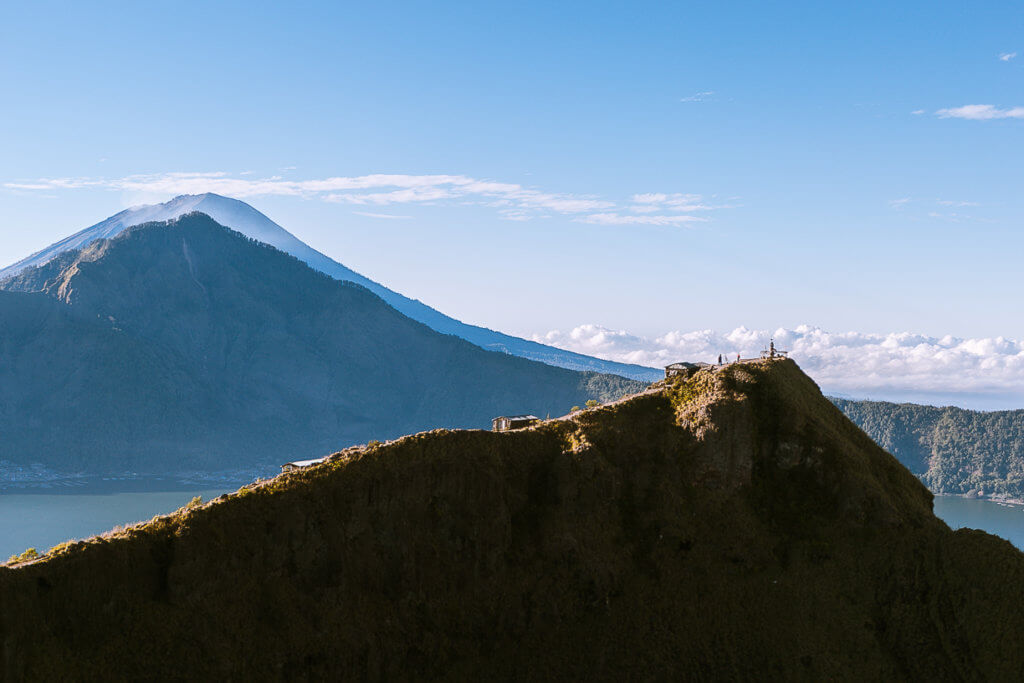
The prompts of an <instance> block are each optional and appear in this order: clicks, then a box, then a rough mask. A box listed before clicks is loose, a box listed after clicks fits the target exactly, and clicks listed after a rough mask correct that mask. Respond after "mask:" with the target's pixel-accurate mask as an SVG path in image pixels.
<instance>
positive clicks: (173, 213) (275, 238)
mask: <svg viewBox="0 0 1024 683" xmlns="http://www.w3.org/2000/svg"><path fill="white" fill-rule="evenodd" d="M192 212H201V213H204V214H206V215H208V216H210V217H211V218H213V220H215V221H217V222H218V223H220V224H221V225H224V226H226V227H229V228H231V229H232V230H237V231H238V232H240V233H242V234H243V235H246V236H247V237H250V238H252V239H256V240H259V241H260V242H264V243H266V244H269V245H271V246H273V247H276V248H278V249H280V250H281V251H283V252H285V253H288V254H291V255H292V256H294V257H296V258H298V259H299V260H300V261H303V262H304V263H306V264H307V265H309V266H310V267H311V268H313V269H314V270H318V271H320V272H321V273H324V274H326V275H329V276H331V277H332V278H334V279H336V280H344V281H348V282H354V283H356V284H358V285H362V286H363V287H366V288H367V289H369V290H370V291H371V292H373V293H374V294H376V295H377V296H379V297H380V298H382V299H383V300H384V301H386V302H387V303H388V304H390V305H391V306H393V307H394V308H396V309H397V310H398V311H400V312H401V313H403V314H405V315H407V316H409V317H410V318H412V319H413V320H417V321H419V322H421V323H423V324H424V325H427V326H428V327H430V328H431V329H434V330H436V331H438V332H442V333H444V334H453V335H455V336H457V337H461V338H462V339H465V340H467V341H469V342H472V343H473V344H476V345H477V346H479V347H481V348H484V349H488V350H491V351H502V352H505V353H509V354H511V355H513V356H520V357H522V358H529V359H531V360H536V361H540V362H542V363H547V364H549V365H555V366H558V367H562V368H568V369H571V370H589V371H594V372H601V373H610V374H616V375H622V376H623V377H630V378H632V379H639V380H643V381H647V382H651V381H654V380H656V379H659V378H660V377H661V376H662V373H661V371H660V370H656V369H653V368H647V367H644V366H641V365H630V364H626V363H617V362H615V361H607V360H602V359H600V358H593V357H591V356H585V355H583V354H579V353H573V352H572V351H565V350H562V349H557V348H555V347H552V346H546V345H544V344H539V343H537V342H533V341H528V340H526V339H520V338H519V337H513V336H511V335H507V334H503V333H501V332H496V331H494V330H490V329H487V328H483V327H478V326H476V325H469V324H466V323H463V322H460V321H458V320H455V319H454V318H451V317H449V316H447V315H445V314H443V313H441V312H440V311H437V310H435V309H433V308H431V307H429V306H427V305H426V304H424V303H422V302H420V301H418V300H415V299H410V298H408V297H406V296H403V295H401V294H399V293H397V292H394V291H392V290H390V289H388V288H387V287H385V286H383V285H381V284H378V283H376V282H374V281H373V280H370V279H369V278H367V277H364V276H363V275H360V274H359V273H357V272H355V271H353V270H351V269H350V268H347V267H346V266H344V265H342V264H340V263H338V262H337V261H335V260H333V259H331V258H329V257H327V256H325V255H324V254H322V253H320V252H319V251H317V250H316V249H313V248H312V247H310V246H309V245H307V244H306V243H304V242H302V241H301V240H299V239H298V238H297V237H295V236H294V235H292V234H291V233H290V232H288V231H287V230H285V229H284V228H282V227H281V226H280V225H278V224H277V223H275V222H274V221H272V220H270V219H269V218H267V217H266V216H265V215H263V214H262V213H260V212H259V211H257V210H256V209H255V208H253V207H252V206H250V205H249V204H246V203H245V202H242V201H239V200H237V199H231V198H229V197H223V196H221V195H217V194H212V193H207V194H200V195H181V196H178V197H175V198H174V199H172V200H170V201H168V202H164V203H163V204H154V205H147V206H139V207H133V208H130V209H126V210H124V211H121V212H120V213H118V214H115V215H113V216H111V217H110V218H108V219H106V220H104V221H102V222H100V223H97V224H96V225H93V226H91V227H89V228H86V229H85V230H82V231H80V232H77V233H75V234H74V235H71V236H70V237H67V238H65V239H63V240H61V241H59V242H56V243H54V244H52V245H50V246H49V247H47V248H46V249H43V250H41V251H39V252H36V253H35V254H32V255H31V256H28V257H27V258H24V259H22V260H20V261H18V262H17V263H14V264H12V265H10V266H8V267H6V268H3V269H2V270H0V282H2V281H3V280H4V279H7V278H11V277H14V276H15V275H17V274H18V273H20V272H22V271H23V270H25V269H26V268H30V267H33V266H40V265H44V264H46V263H48V262H49V261H50V260H52V259H54V258H55V257H57V256H58V255H60V254H62V253H65V252H67V251H71V250H75V249H81V248H83V247H85V246H87V245H88V244H90V243H91V242H94V241H95V240H98V239H107V238H110V237H114V236H116V235H118V234H120V233H121V232H122V231H123V230H125V229H126V228H129V227H132V226H135V225H140V224H142V223H149V222H153V221H167V220H174V219H176V218H180V217H181V216H183V215H186V214H189V213H192Z"/></svg>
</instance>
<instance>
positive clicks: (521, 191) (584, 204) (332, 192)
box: [3, 171, 727, 225]
mask: <svg viewBox="0 0 1024 683" xmlns="http://www.w3.org/2000/svg"><path fill="white" fill-rule="evenodd" d="M3 187H5V188H6V189H8V190H12V191H21V192H43V191H49V192H53V191H55V190H80V189H101V190H117V191H122V192H127V193H145V194H150V195H153V194H164V195H169V196H173V195H180V194H202V193H204V192H214V193H217V194H222V195H227V196H230V197H237V198H240V199H245V198H251V197H263V196H287V197H301V198H304V199H317V200H320V201H325V202H333V203H339V204H350V205H353V206H365V207H383V206H390V205H396V204H402V205H439V204H445V205H469V206H486V207H490V208H493V209H495V210H496V211H497V212H498V213H499V215H501V216H502V217H503V218H505V219H507V220H518V221H522V220H531V219H533V218H544V217H548V216H551V215H563V216H572V217H575V218H577V220H579V221H580V222H584V223H596V224H608V225H611V224H615V225H630V224H648V225H680V224H682V223H687V222H692V221H696V220H706V219H698V218H694V217H688V216H685V215H682V214H686V213H689V212H694V211H712V210H715V209H720V208H727V207H717V206H710V205H708V204H705V203H703V201H702V197H701V196H700V195H695V194H683V193H674V194H663V193H646V194H634V195H632V197H631V199H630V200H629V202H627V203H622V204H621V205H620V203H619V202H616V201H613V200H611V199H607V198H604V197H599V196H594V195H577V194H568V193H557V192H544V191H541V190H538V189H535V188H531V187H525V186H523V185H520V184H518V183H504V182H498V181H493V180H482V179H478V178H472V177H469V176H464V175H444V174H431V175H413V174H370V175H362V176H334V177H330V178H322V179H311V180H289V179H285V178H283V177H282V176H271V177H269V178H259V179H257V178H251V177H240V176H238V175H235V176H232V175H231V174H228V173H225V172H223V171H217V172H206V173H180V172H177V173H162V174H145V175H131V176H126V177H124V178H115V179H108V178H42V179H38V180H32V181H23V182H8V183H4V184H3ZM651 213H659V214H661V215H657V216H650V215H646V214H651ZM642 214H643V215H642ZM367 215H371V216H372V217H379V216H383V214H377V215H373V212H367Z"/></svg>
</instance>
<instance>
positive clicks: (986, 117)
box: [935, 104, 1024, 121]
mask: <svg viewBox="0 0 1024 683" xmlns="http://www.w3.org/2000/svg"><path fill="white" fill-rule="evenodd" d="M935 114H936V116H938V117H939V118H940V119H967V120H968V121H991V120H994V119H1024V107H1009V108H1007V109H1000V108H999V107H997V106H995V105H992V104H965V105H964V106H962V107H953V108H952V109H940V110H938V111H937V112H935Z"/></svg>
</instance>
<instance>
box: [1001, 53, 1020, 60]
mask: <svg viewBox="0 0 1024 683" xmlns="http://www.w3.org/2000/svg"><path fill="white" fill-rule="evenodd" d="M1016 56H1017V53H1016V52H1004V53H1002V54H1001V55H999V61H1001V62H1008V61H1010V60H1011V59H1013V58H1014V57H1016Z"/></svg>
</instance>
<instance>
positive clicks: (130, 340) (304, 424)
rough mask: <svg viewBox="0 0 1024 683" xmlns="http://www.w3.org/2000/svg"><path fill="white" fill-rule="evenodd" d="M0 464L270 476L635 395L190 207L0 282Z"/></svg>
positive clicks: (617, 380)
mask: <svg viewBox="0 0 1024 683" xmlns="http://www.w3.org/2000/svg"><path fill="white" fill-rule="evenodd" d="M5 286H6V289H7V291H6V292H0V294H3V297H2V298H0V305H5V306H6V309H5V310H4V312H3V317H2V322H0V349H2V350H3V352H4V356H3V362H2V363H0V386H3V387H4V389H3V391H2V392H0V419H2V422H0V434H2V438H0V460H4V459H6V460H10V461H13V462H16V463H31V462H38V463H43V464H45V465H47V466H51V467H54V468H57V469H62V470H74V471H81V470H84V471H89V472H114V471H116V472H123V471H126V470H131V471H137V472H141V473H154V472H167V471H179V470H181V469H189V468H193V469H206V470H223V469H230V468H236V467H240V466H255V465H263V466H270V465H273V464H275V463H277V462H278V461H280V460H281V459H284V460H292V459H297V458H303V457H313V456H316V455H320V454H322V453H324V452H329V451H331V450H336V449H338V448H340V447H343V446H346V445H349V444H352V443H359V442H362V441H367V440H369V439H387V438H391V437H394V436H398V435H401V434H405V433H408V432H414V431H419V430H423V429H429V428H434V427H487V426H489V424H490V418H492V417H494V416H495V415H498V414H515V413H529V412H532V413H536V414H538V415H541V416H544V415H547V414H549V413H551V414H557V415H560V414H564V413H565V412H567V411H568V410H569V408H570V407H571V406H573V405H574V404H582V403H584V402H585V401H586V400H587V399H591V398H594V399H599V400H606V399H610V398H618V397H620V396H621V395H623V394H624V393H627V392H630V391H635V390H636V389H638V388H640V387H642V386H644V385H643V384H642V383H640V382H636V381H632V380H627V379H624V378H621V377H615V376H609V375H598V374H595V373H580V372H573V371H569V370H564V369H561V368H555V367H551V366H549V365H545V364H542V363H537V362H533V361H528V360H525V359H522V358H517V357H514V356H511V355H508V354H503V353H492V352H488V351H484V350H482V349H480V348H479V347H477V346H475V345H473V344H470V343H468V342H466V341H464V340H461V339H459V338H457V337H454V336H450V335H443V334H439V333H437V332H435V331H433V330H431V329H430V328H428V327H426V326H425V325H422V324H420V323H418V322H416V321H414V320H411V319H409V318H407V317H405V316H403V315H402V314H401V313H399V312H398V311H396V310H395V309H394V308H392V307H390V306H388V305H387V304H386V303H384V302H383V301H382V300H381V299H380V298H378V297H377V296H375V295H374V294H372V293H371V292H369V291H368V290H366V289H364V288H363V287H360V286H358V285H354V284H352V283H346V282H340V281H338V280H335V279H332V278H330V277H327V276H325V275H323V274H321V273H318V272H316V271H315V270H313V269H311V268H309V267H308V266H307V265H306V264H304V263H302V262H301V261H299V260H298V259H296V258H294V257H292V256H289V255H287V254H284V253H283V252H280V251H278V250H277V249H274V248H272V247H270V246H267V245H265V244H262V243H260V242H257V241H254V240H251V239H249V238H247V237H245V236H243V235H241V234H239V233H237V232H234V231H231V230H229V229H227V228H224V227H223V226H220V225H218V224H217V223H215V222H214V221H213V220H212V219H210V218H209V217H208V216H205V215H203V214H190V215H188V216H185V217H183V218H181V219H179V220H176V221H173V222H170V223H154V224H146V225H143V226H138V227H135V228H131V229H129V230H126V231H124V232H122V233H120V234H119V235H118V236H117V237H115V238H114V239H111V240H101V241H98V242H92V243H90V244H89V245H88V246H86V247H85V248H84V249H83V250H80V251H70V252H65V253H63V254H61V255H59V256H57V257H56V258H54V259H52V260H50V261H49V262H47V263H46V264H45V265H43V266H41V267H38V268H29V269H26V270H24V271H22V272H21V273H19V274H18V275H17V276H16V277H15V278H13V279H11V280H8V281H7V282H6V283H5Z"/></svg>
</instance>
